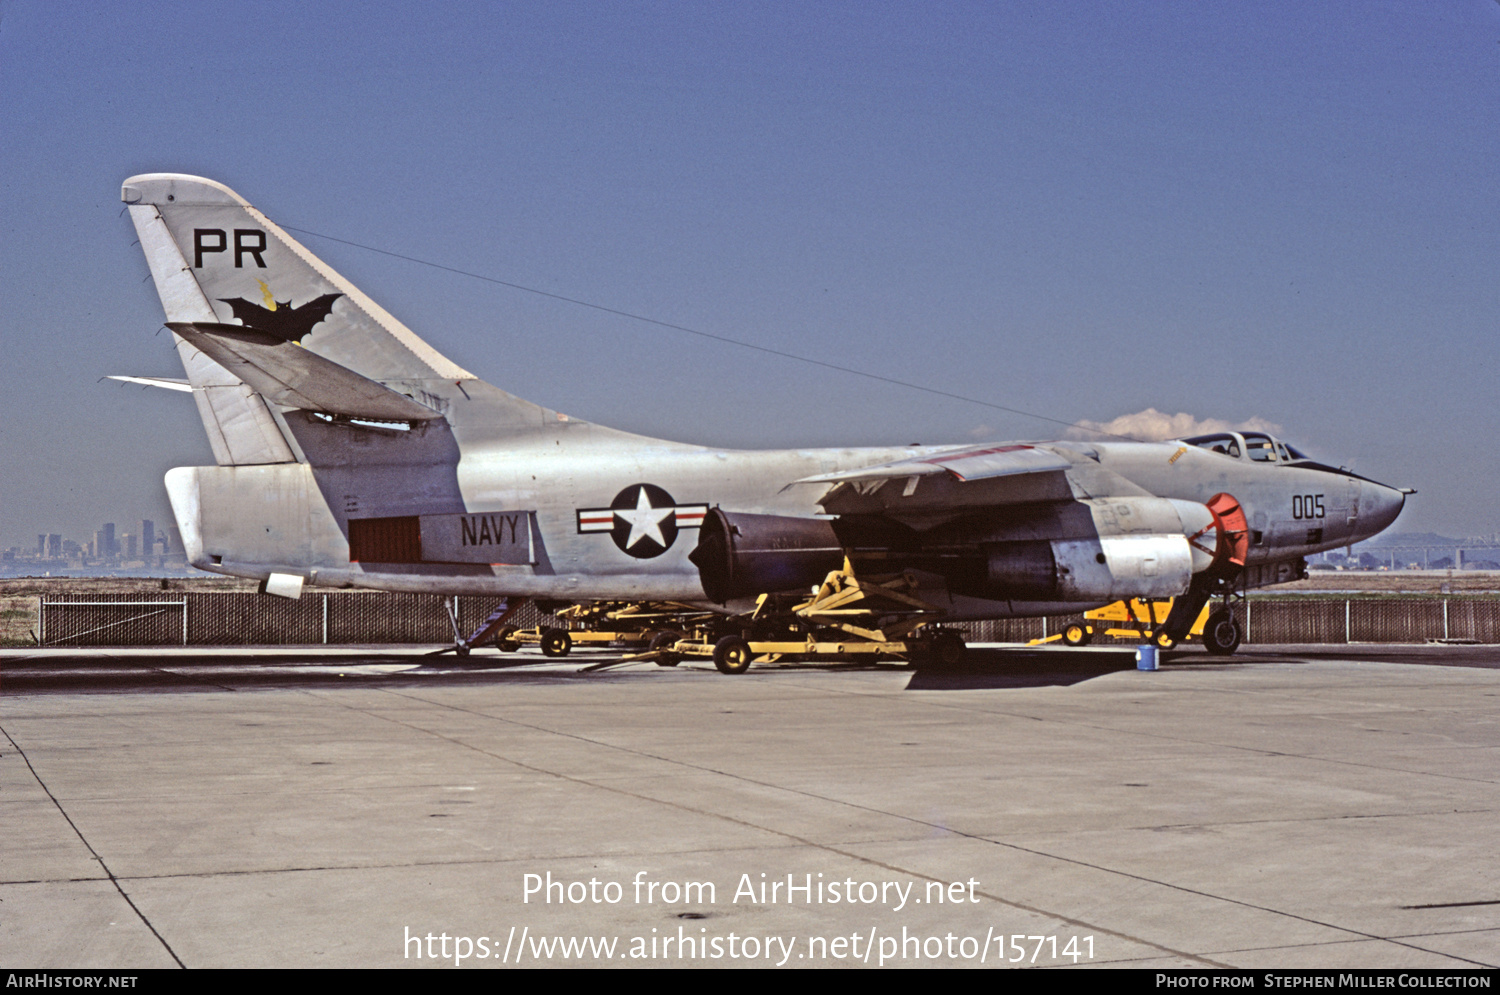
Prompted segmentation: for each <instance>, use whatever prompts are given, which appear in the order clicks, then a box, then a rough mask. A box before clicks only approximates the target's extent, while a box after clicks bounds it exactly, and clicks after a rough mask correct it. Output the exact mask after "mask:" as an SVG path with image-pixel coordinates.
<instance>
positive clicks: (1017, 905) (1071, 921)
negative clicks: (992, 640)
mask: <svg viewBox="0 0 1500 995" xmlns="http://www.w3.org/2000/svg"><path fill="white" fill-rule="evenodd" d="M308 693H312V692H308ZM385 693H387V694H393V695H397V696H398V697H403V698H410V699H411V700H413V701H420V702H422V703H423V704H426V705H432V706H435V707H438V708H445V709H448V710H451V711H456V712H463V713H465V714H468V715H475V716H478V717H480V718H484V719H489V720H490V721H499V722H506V723H509V724H513V725H519V726H522V727H523V728H528V729H533V730H535V731H537V732H542V733H547V734H549V735H555V736H564V737H568V738H572V739H576V740H579V741H580V742H583V743H588V744H590V745H593V746H600V747H604V748H605V749H616V750H620V751H621V752H626V753H634V754H635V755H637V756H640V757H643V758H646V759H651V760H657V761H660V762H664V763H670V764H675V765H677V766H682V767H686V768H688V769H689V770H698V771H701V772H703V773H709V774H716V775H718V776H720V777H727V778H731V779H733V780H739V781H744V782H746V783H749V784H755V785H758V786H760V787H766V788H771V789H772V790H778V791H786V792H789V793H792V794H798V795H802V796H803V797H807V798H811V799H814V800H817V801H823V802H827V803H831V804H835V805H850V806H851V807H853V808H858V809H861V810H863V811H867V812H873V813H875V814H877V815H883V816H886V817H888V818H894V819H897V820H901V821H906V822H912V823H915V824H917V825H922V826H927V827H929V828H934V829H939V830H942V831H945V832H950V833H953V834H954V835H956V836H962V837H966V838H970V839H981V840H982V838H981V837H974V836H971V835H970V834H968V833H961V832H958V831H956V830H951V829H948V828H947V827H945V826H938V825H936V824H935V823H927V822H922V821H921V820H919V819H911V818H908V817H906V816H901V815H895V814H893V813H889V812H882V811H880V810H879V809H874V808H869V807H867V806H862V805H852V803H849V802H843V801H840V800H838V799H833V798H824V797H822V796H820V795H815V794H812V793H811V792H806V791H797V790H795V789H790V788H784V787H781V786H780V785H775V784H769V783H767V782H764V781H757V780H754V779H753V778H747V777H740V776H738V775H735V774H729V773H726V772H724V771H718V770H714V769H713V768H711V767H702V766H698V765H695V764H689V763H686V762H683V761H678V760H670V759H668V758H665V757H657V756H654V755H652V754H649V753H645V752H643V751H640V750H632V749H629V748H628V747H616V746H611V745H609V744H607V743H599V742H596V741H594V740H591V739H588V738H587V737H583V736H578V735H575V734H573V733H564V732H558V731H556V730H552V729H545V728H543V727H541V726H533V725H531V724H529V723H525V722H518V721H515V720H512V719H504V718H500V717H498V716H493V715H487V714H485V713H484V712H476V711H474V710H472V709H467V708H459V707H457V706H455V705H445V704H442V703H440V702H433V701H429V700H427V699H425V698H419V697H417V696H415V695H405V694H400V693H398V692H395V691H386V692H385ZM336 704H341V705H342V703H336ZM342 707H345V708H349V709H351V710H353V711H357V712H360V713H362V714H365V715H369V716H371V717H372V718H380V719H384V720H385V721H387V722H393V723H395V724H397V725H401V726H405V727H406V728H408V729H413V730H416V731H418V732H423V733H426V734H427V735H429V736H434V737H436V738H438V739H442V740H444V741H446V742H449V743H452V744H454V745H455V746H460V747H462V748H464V749H467V750H473V751H474V752H475V753H478V754H480V755H481V756H486V757H490V758H492V759H495V760H500V761H502V762H504V763H509V764H514V765H515V766H518V767H522V768H525V769H527V770H532V771H535V772H536V773H539V774H545V775H547V776H549V777H556V778H559V779H561V780H565V781H569V782H572V783H574V784H581V785H584V786H586V787H590V788H594V789H596V790H603V791H609V792H612V793H614V794H620V795H624V796H625V797H627V798H635V799H637V800H640V801H645V802H649V803H651V804H654V805H666V806H668V807H670V808H676V809H679V810H681V811H684V812H691V813H693V814H694V815H702V816H706V817H708V818H712V819H722V820H723V821H725V822H732V823H734V824H736V825H740V826H745V827H747V828H750V829H755V830H758V831H760V832H765V833H771V834H772V835H775V836H780V837H782V838H783V839H788V840H791V841H793V842H795V843H798V844H801V845H802V846H807V847H812V848H814V849H817V850H823V851H825V852H827V853H834V854H838V855H839V856H842V857H848V858H849V859H851V860H856V861H859V862H860V863H863V864H870V865H873V866H875V867H879V868H882V869H884V870H888V871H893V872H895V873H899V874H907V875H910V876H911V877H914V878H919V879H921V880H923V881H931V882H937V883H940V884H942V883H946V882H943V881H939V879H937V878H935V877H932V876H931V875H928V874H923V873H921V872H919V871H913V870H910V869H909V868H905V867H898V866H896V865H893V864H887V863H885V862H883V861H879V860H875V859H873V858H871V857H867V856H865V855H863V854H858V853H853V852H851V851H848V850H841V849H839V848H838V847H836V846H832V845H829V844H826V843H819V842H816V841H814V840H810V839H806V838H804V837H801V836H797V835H796V834H794V833H789V832H786V831H785V830H781V829H776V828H773V827H770V826H762V825H758V824H756V823H753V822H750V821H748V820H746V819H738V818H735V817H733V816H730V815H725V814H724V813H722V812H712V811H707V810H705V809H699V808H693V807H691V806H688V805H684V804H682V803H680V802H673V801H669V800H666V799H662V798H653V797H651V796H649V795H643V794H639V793H637V792H634V791H626V790H625V789H623V788H619V787H613V786H610V785H606V784H599V783H596V782H594V781H589V780H585V779H584V778H580V777H574V776H571V775H568V774H561V773H558V772H556V771H550V770H546V769H545V768H541V767H536V766H533V765H531V764H526V763H522V762H520V761H518V760H512V759H510V758H509V757H502V756H499V755H498V754H495V753H491V752H490V751H488V750H484V749H481V748H479V747H477V746H474V745H472V744H469V743H465V742H463V741H462V740H458V739H454V738H453V737H451V736H446V735H444V734H443V733H440V732H434V731H433V730H430V729H423V728H422V727H421V726H415V725H411V724H410V723H407V722H403V721H401V720H400V719H395V718H391V717H389V716H386V715H381V714H380V713H377V712H372V711H368V710H366V709H362V708H355V707H354V706H352V705H343V706H342ZM985 842H990V841H985ZM1043 856H1045V855H1043ZM976 893H977V894H980V895H983V896H984V897H986V898H988V899H990V900H991V901H993V902H997V903H999V904H1001V905H1006V906H1009V907H1011V908H1014V909H1019V910H1021V911H1023V912H1030V913H1032V914H1034V915H1040V916H1044V917H1046V918H1048V919H1053V920H1056V921H1058V922H1063V923H1067V924H1068V925H1070V926H1076V927H1078V928H1081V929H1090V930H1094V931H1095V932H1098V933H1103V934H1106V935H1108V936H1114V937H1118V938H1120V939H1122V940H1125V941H1127V942H1130V943H1138V944H1140V945H1142V946H1148V947H1153V948H1155V949H1157V950H1161V951H1164V952H1166V953H1169V954H1172V955H1174V956H1177V957H1185V958H1188V959H1190V960H1194V961H1199V962H1201V963H1204V964H1209V965H1211V966H1213V967H1226V966H1227V965H1224V964H1220V963H1218V962H1216V961H1214V960H1211V959H1209V958H1207V957H1202V956H1199V955H1197V954H1192V953H1188V952H1187V951H1183V950H1176V949H1173V948H1172V947H1167V946H1163V945H1162V944H1160V943H1156V942H1154V941H1152V940H1147V939H1144V938H1142V937H1137V936H1131V935H1129V934H1126V933H1121V932H1119V931H1117V930H1113V929H1109V928H1107V927H1104V926H1098V925H1095V924H1093V923H1090V922H1085V921H1084V920H1081V919H1075V918H1073V917H1071V916H1067V915H1063V914H1061V913H1057V912H1050V911H1048V910H1046V909H1041V908H1037V907H1035V906H1032V905H1027V904H1025V903H1022V902H1015V901H1012V900H1010V899H1007V898H1002V897H1001V896H999V895H994V894H991V893H989V892H987V891H977V892H976Z"/></svg>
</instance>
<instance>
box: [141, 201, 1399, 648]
mask: <svg viewBox="0 0 1500 995" xmlns="http://www.w3.org/2000/svg"><path fill="white" fill-rule="evenodd" d="M121 195H122V198H123V200H124V201H125V203H126V204H127V205H128V206H129V211H130V217H131V220H132V221H133V222H134V224H135V229H136V231H137V233H138V234H139V236H140V243H141V247H142V249H143V250H144V252H145V255H146V261H147V264H148V265H149V267H150V270H151V275H152V277H153V278H154V279H155V283H156V289H157V292H158V294H159V296H160V297H161V302H162V306H163V308H164V309H165V311H166V318H167V321H166V324H167V327H168V328H170V329H171V331H172V333H173V335H174V336H175V338H176V342H177V348H178V352H179V355H180V356H181V359H182V363H183V365H184V367H185V369H186V373H187V377H186V379H185V380H168V379H165V378H152V377H143V378H137V377H130V378H124V377H122V378H120V379H130V380H133V381H135V382H138V383H150V384H154V385H156V386H163V387H169V388H173V389H177V390H183V391H189V390H190V391H191V392H192V395H193V399H194V401H195V402H196V403H197V406H198V412H199V415H200V416H201V417H202V420H203V424H204V427H205V428H206V429H207V431H208V437H209V441H210V443H211V445H212V448H213V453H214V457H215V460H216V462H217V464H218V465H217V466H199V467H180V468H178V469H174V470H171V471H170V472H169V473H168V474H167V476H166V486H167V493H168V495H169V497H170V500H171V503H172V509H173V513H174V514H175V516H176V519H177V525H178V527H179V528H180V529H181V532H182V537H183V543H184V546H185V549H186V553H187V557H188V560H189V561H190V562H191V563H192V564H193V565H194V566H196V567H199V568H201V569H203V570H209V571H214V572H217V573H224V574H232V575H236V576H241V577H254V578H261V579H262V580H264V581H266V589H267V590H269V591H271V592H272V593H281V594H285V595H288V596H296V595H298V594H299V593H300V591H301V586H302V584H303V583H304V582H307V583H315V584H318V585H323V586H342V587H359V588H375V589H380V590H387V591H407V592H435V593H442V594H445V595H491V596H497V597H499V596H505V597H508V598H512V599H514V598H522V597H532V598H539V599H561V600H566V601H588V600H596V599H597V600H606V599H608V600H622V601H648V600H658V601H672V602H684V603H692V604H698V605H712V606H715V607H717V608H720V609H721V610H722V611H723V612H724V613H725V614H726V615H728V614H731V613H733V612H735V611H744V610H746V609H747V608H748V607H749V606H751V605H753V604H754V599H755V598H756V597H757V596H758V595H763V594H774V593H776V592H801V593H803V594H805V593H806V592H807V591H808V590H809V588H810V587H816V586H817V585H819V584H820V583H821V582H823V581H824V580H825V578H826V577H829V576H830V575H831V574H832V572H834V571H839V570H843V571H845V572H846V573H847V574H850V575H852V576H855V577H874V578H887V577H899V578H901V579H902V580H903V581H904V583H905V584H906V588H905V590H906V591H907V595H908V596H909V598H910V599H911V600H912V603H916V604H921V605H923V606H925V610H928V611H929V612H931V613H934V614H931V615H930V618H934V619H937V620H938V621H939V622H945V621H961V620H976V619H993V618H1009V617H1020V616H1039V615H1059V614H1068V613H1075V612H1079V611H1082V610H1083V609H1085V608H1089V607H1096V606H1100V605H1103V604H1107V603H1109V602H1113V601H1116V600H1120V599H1129V598H1142V599H1164V598H1172V597H1175V598H1176V599H1177V601H1176V603H1175V605H1174V608H1173V610H1172V612H1171V614H1170V616H1169V617H1168V618H1167V620H1166V622H1165V624H1164V626H1163V633H1164V635H1165V639H1164V642H1170V641H1172V640H1178V639H1181V638H1182V637H1183V636H1185V635H1186V634H1187V631H1188V628H1189V626H1190V625H1191V624H1192V623H1193V621H1194V620H1195V619H1196V618H1197V617H1198V616H1199V615H1200V614H1201V611H1202V609H1203V607H1204V606H1205V605H1206V604H1207V602H1208V600H1209V599H1210V598H1211V597H1212V596H1215V595H1219V596H1223V597H1225V598H1226V605H1225V607H1223V608H1220V609H1219V610H1217V611H1216V612H1215V613H1214V614H1213V615H1212V616H1210V620H1209V624H1208V626H1207V629H1206V631H1205V635H1204V640H1205V643H1206V644H1207V645H1208V647H1209V648H1210V649H1211V650H1216V651H1218V652H1229V651H1232V650H1233V649H1234V648H1235V646H1237V645H1238V643H1239V638H1240V636H1239V630H1238V627H1237V625H1236V623H1235V621H1234V619H1233V616H1232V614H1231V613H1230V612H1229V611H1228V608H1227V600H1228V597H1229V596H1230V595H1232V594H1235V593H1242V592H1243V591H1245V590H1246V589H1249V588H1253V587H1259V586H1264V585H1266V584H1272V583H1277V582H1280V581H1285V580H1289V579H1293V578H1294V577H1297V576H1300V575H1301V573H1302V572H1303V570H1304V569H1305V561H1304V559H1303V558H1304V557H1305V556H1307V555H1308V554H1311V553H1316V552H1320V551H1323V550H1330V549H1334V548H1336V547H1340V546H1345V545H1347V544H1350V543H1353V542H1356V541H1359V540H1361V539H1365V538H1368V537H1370V536H1373V535H1375V534H1376V533H1378V532H1380V531H1381V530H1382V529H1384V528H1385V527H1386V526H1388V525H1389V524H1391V522H1392V521H1393V520H1394V519H1395V518H1396V516H1397V514H1398V513H1399V512H1400V510H1401V507H1402V504H1403V502H1404V501H1405V497H1406V494H1407V493H1410V492H1409V491H1405V490H1402V489H1397V488H1393V487H1388V486H1385V485H1383V484H1379V483H1376V482H1375V481H1372V480H1369V479H1366V478H1364V477H1361V476H1359V475H1357V474H1354V473H1351V472H1349V471H1348V470H1345V469H1341V468H1334V467H1331V466H1327V465H1324V464H1321V463H1318V462H1315V461H1313V460H1311V459H1309V458H1308V457H1307V456H1305V455H1303V454H1302V453H1301V452H1299V451H1298V450H1297V449H1295V448H1293V447H1291V446H1289V445H1286V444H1285V443H1283V442H1281V441H1279V440H1277V439H1275V438H1272V437H1271V436H1269V435H1267V434H1265V433H1261V432H1222V433H1218V434H1215V435H1207V436H1200V437H1196V438H1189V439H1182V440H1178V441H1172V442H1150V443H1147V442H1128V441H1108V442H1078V441H1057V442H1025V443H997V444H990V445H981V446H956V447H927V446H908V447H890V448H881V449H818V450H781V451H766V452H742V451H725V450H722V449H715V448H710V447H703V446H696V445H687V444H683V443H677V442H666V441H662V440H658V439H651V438H645V437H642V436H639V435H633V434H630V433H628V432H623V431H619V430H616V429H612V428H605V427H603V426H600V425H593V424H588V423H586V422H582V421H578V420H576V419H571V418H568V417H567V416H565V415H562V414H559V413H558V412H556V411H553V410H550V409H547V408H544V407H541V406H539V405H536V404H533V403H531V402H529V401H525V400H522V399H520V398H518V397H515V396H513V395H511V394H508V393H506V392H504V391H502V390H499V389H498V388H496V387H493V386H491V385H490V384H488V383H485V382H484V381H483V380H480V379H478V378H477V377H475V376H474V375H473V374H472V373H469V372H468V371H466V370H464V369H463V368H461V367H459V366H458V365H457V364H455V363H453V362H452V361H451V360H449V359H447V358H446V357H444V356H442V355H441V354H439V353H438V352H437V350H435V349H434V348H432V346H430V345H428V344H427V343H426V342H424V341H423V340H422V339H420V338H418V337H417V336H416V335H415V334H413V333H412V332H411V331H410V330H409V329H408V328H406V326H404V325H403V324H401V323H400V322H399V321H397V320H396V319H395V318H394V317H392V316H391V315H390V314H388V313H387V312H386V311H385V310H383V309H382V308H381V307H380V306H379V305H377V304H376V303H375V302H374V301H372V300H371V299H370V298H369V297H366V296H365V295H364V294H363V293H362V292H360V291H359V290H358V289H356V288H355V287H354V286H353V285H352V284H350V283H349V282H348V281H347V280H345V279H344V278H343V277H341V276H339V274H337V273H335V272H334V271H333V270H332V269H330V268H329V267H328V265H327V264H325V263H324V262H322V261H321V260H320V259H318V258H317V257H315V256H314V255H313V254H312V253H311V252H309V251H308V250H307V249H306V248H304V247H303V246H302V245H301V244H299V243H298V242H297V241H295V240H294V239H293V238H291V236H289V235H288V234H287V233H286V232H285V231H283V230H282V229H281V228H279V227H277V226H276V225H274V224H272V223H271V222H270V221H269V220H268V219H267V218H266V217H265V215H263V214H261V213H260V212H259V211H258V210H256V209H255V208H254V207H252V206H251V205H250V204H249V203H247V202H246V201H245V200H243V199H242V198H241V197H240V196H239V195H238V194H236V193H235V192H234V191H232V190H230V189H228V188H227V187H225V186H223V185H222V184H219V183H216V182H213V181H212V180H206V179H202V178H199V177H194V176H181V175H175V174H165V173H153V174H147V175H142V176H135V177H131V178H130V179H128V180H126V181H125V183H124V187H123V189H122V192H121ZM923 631H928V632H932V633H935V636H934V637H933V638H932V641H931V643H930V644H927V645H926V650H927V651H933V650H936V651H937V652H938V654H939V655H945V656H951V655H953V654H954V653H955V652H957V653H960V654H961V652H962V649H963V645H962V642H959V641H957V637H956V634H955V633H953V630H944V629H942V628H941V625H940V624H939V625H929V626H928V627H927V629H926V630H923ZM914 645H915V644H914ZM745 663H746V665H748V660H746V661H745ZM721 669H725V668H721ZM732 669H742V668H741V667H735V668H732Z"/></svg>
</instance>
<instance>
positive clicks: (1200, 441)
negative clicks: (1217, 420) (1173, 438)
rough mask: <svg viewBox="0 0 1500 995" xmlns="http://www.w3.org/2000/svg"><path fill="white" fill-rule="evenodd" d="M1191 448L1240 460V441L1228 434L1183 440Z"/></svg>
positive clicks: (1199, 436)
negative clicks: (1196, 447) (1194, 447)
mask: <svg viewBox="0 0 1500 995" xmlns="http://www.w3.org/2000/svg"><path fill="white" fill-rule="evenodd" d="M1182 441H1183V442H1186V443H1187V444H1188V445H1190V446H1198V447H1199V448H1201V449H1207V450H1208V451H1209V452H1211V453H1223V454H1224V455H1225V456H1232V457H1234V458H1235V459H1239V458H1240V440H1239V438H1238V437H1237V436H1234V435H1231V434H1230V433H1228V432H1218V433H1215V434H1214V435H1195V436H1193V437H1192V438H1191V439H1183V440H1182Z"/></svg>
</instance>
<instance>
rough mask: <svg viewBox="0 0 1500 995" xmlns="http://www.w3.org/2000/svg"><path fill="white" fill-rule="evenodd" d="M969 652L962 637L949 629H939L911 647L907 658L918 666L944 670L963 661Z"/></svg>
mask: <svg viewBox="0 0 1500 995" xmlns="http://www.w3.org/2000/svg"><path fill="white" fill-rule="evenodd" d="M968 653H969V647H968V646H966V645H964V637H963V636H960V635H959V634H958V633H956V632H953V631H952V630H950V629H940V630H938V631H937V632H934V633H933V634H932V635H931V636H929V637H927V639H926V640H925V641H924V642H919V643H917V644H916V645H915V646H913V647H912V654H911V656H910V657H908V659H910V660H911V662H912V664H913V665H914V666H916V667H918V668H930V669H940V670H946V669H948V668H949V667H956V666H958V665H959V664H961V663H963V661H964V657H965V656H967V655H968Z"/></svg>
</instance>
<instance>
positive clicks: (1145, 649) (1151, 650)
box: [1135, 644, 1156, 670]
mask: <svg viewBox="0 0 1500 995" xmlns="http://www.w3.org/2000/svg"><path fill="white" fill-rule="evenodd" d="M1135 669H1136V670H1155V669H1156V647H1155V646H1151V645H1149V644H1147V645H1143V646H1137V647H1136V648H1135Z"/></svg>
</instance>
